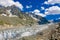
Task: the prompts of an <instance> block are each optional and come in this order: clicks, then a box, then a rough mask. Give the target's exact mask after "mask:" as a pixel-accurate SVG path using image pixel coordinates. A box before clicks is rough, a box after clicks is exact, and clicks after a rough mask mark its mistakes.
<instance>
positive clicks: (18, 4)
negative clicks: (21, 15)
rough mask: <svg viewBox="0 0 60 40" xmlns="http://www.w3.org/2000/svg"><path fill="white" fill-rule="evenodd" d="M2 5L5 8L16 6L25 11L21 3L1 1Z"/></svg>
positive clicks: (9, 0) (7, 0)
mask: <svg viewBox="0 0 60 40" xmlns="http://www.w3.org/2000/svg"><path fill="white" fill-rule="evenodd" d="M0 5H2V6H5V7H7V6H12V5H15V6H17V7H19V8H20V9H21V10H22V9H23V5H22V4H21V3H19V2H18V1H17V2H14V1H13V0H0Z"/></svg>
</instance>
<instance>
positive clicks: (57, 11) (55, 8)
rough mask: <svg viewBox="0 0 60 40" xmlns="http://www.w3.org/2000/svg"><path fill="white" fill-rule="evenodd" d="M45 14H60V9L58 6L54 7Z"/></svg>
mask: <svg viewBox="0 0 60 40" xmlns="http://www.w3.org/2000/svg"><path fill="white" fill-rule="evenodd" d="M45 14H47V15H49V14H53V15H55V14H60V7H58V6H52V7H50V8H48V9H46V10H45Z"/></svg>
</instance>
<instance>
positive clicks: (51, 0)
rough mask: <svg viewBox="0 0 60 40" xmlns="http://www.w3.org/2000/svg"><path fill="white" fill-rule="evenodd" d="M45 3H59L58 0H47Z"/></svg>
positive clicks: (59, 0)
mask: <svg viewBox="0 0 60 40" xmlns="http://www.w3.org/2000/svg"><path fill="white" fill-rule="evenodd" d="M44 3H45V4H55V3H60V0H48V1H45V2H44Z"/></svg>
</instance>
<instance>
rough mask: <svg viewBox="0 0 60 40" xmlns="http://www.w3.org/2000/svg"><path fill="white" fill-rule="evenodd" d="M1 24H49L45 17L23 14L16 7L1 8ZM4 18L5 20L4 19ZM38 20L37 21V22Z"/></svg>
mask: <svg viewBox="0 0 60 40" xmlns="http://www.w3.org/2000/svg"><path fill="white" fill-rule="evenodd" d="M0 16H1V17H0V24H4V23H5V24H9V25H10V24H14V25H17V24H22V25H24V24H29V25H32V24H34V23H35V24H36V23H38V24H46V23H49V22H48V20H46V19H45V18H44V17H41V16H39V15H35V14H32V13H28V14H26V13H25V12H24V13H23V12H21V11H20V9H19V8H17V7H16V6H15V5H12V6H8V7H3V6H0ZM3 18H4V19H3ZM34 18H36V19H37V20H35V19H34ZM7 20H8V21H7Z"/></svg>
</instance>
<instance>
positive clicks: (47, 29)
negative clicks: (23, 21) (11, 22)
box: [0, 23, 58, 40]
mask: <svg viewBox="0 0 60 40" xmlns="http://www.w3.org/2000/svg"><path fill="white" fill-rule="evenodd" d="M57 27H58V24H54V23H50V24H44V25H34V26H25V27H18V28H10V29H4V30H0V40H25V39H23V38H24V37H28V36H38V35H43V34H44V38H43V39H44V40H45V38H46V37H48V36H46V35H49V34H50V33H51V32H52V30H55V29H56V28H57ZM53 32H54V31H53ZM53 32H52V33H51V34H53ZM45 36H46V37H45ZM41 37H42V36H41ZM41 37H40V38H41ZM21 38H22V39H21ZM26 40H27V39H26ZM46 40H47V39H46Z"/></svg>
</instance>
